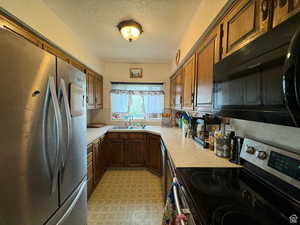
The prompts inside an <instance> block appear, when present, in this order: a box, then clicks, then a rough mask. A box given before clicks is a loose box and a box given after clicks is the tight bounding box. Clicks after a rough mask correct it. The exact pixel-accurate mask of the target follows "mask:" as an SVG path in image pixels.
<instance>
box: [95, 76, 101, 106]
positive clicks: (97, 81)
mask: <svg viewBox="0 0 300 225" xmlns="http://www.w3.org/2000/svg"><path fill="white" fill-rule="evenodd" d="M95 104H96V108H101V109H102V108H103V78H102V76H96V77H95Z"/></svg>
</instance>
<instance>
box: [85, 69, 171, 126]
mask: <svg viewBox="0 0 300 225" xmlns="http://www.w3.org/2000/svg"><path fill="white" fill-rule="evenodd" d="M134 67H138V68H143V78H136V79H132V78H129V68H134ZM169 75H170V65H169V64H128V63H105V66H104V82H103V88H104V90H103V94H104V107H103V110H91V112H90V113H89V121H90V122H103V123H107V124H112V123H113V124H119V122H115V121H111V104H110V93H109V92H110V90H111V82H112V81H113V82H163V83H164V87H165V106H166V107H168V106H169ZM122 123H123V122H122ZM147 123H148V124H157V122H154V123H153V122H152V123H151V122H147Z"/></svg>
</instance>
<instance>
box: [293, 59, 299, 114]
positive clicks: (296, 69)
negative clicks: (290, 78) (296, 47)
mask: <svg viewBox="0 0 300 225" xmlns="http://www.w3.org/2000/svg"><path fill="white" fill-rule="evenodd" d="M298 57H299V58H298V59H297V62H296V63H295V74H294V88H295V95H296V100H297V104H298V108H299V110H300V87H299V83H300V80H299V76H300V54H299V56H298Z"/></svg>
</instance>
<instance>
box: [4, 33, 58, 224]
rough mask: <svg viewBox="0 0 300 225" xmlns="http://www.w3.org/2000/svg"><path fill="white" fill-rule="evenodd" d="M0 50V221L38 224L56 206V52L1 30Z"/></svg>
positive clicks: (44, 220) (55, 208)
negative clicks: (54, 54) (50, 52)
mask: <svg viewBox="0 0 300 225" xmlns="http://www.w3.org/2000/svg"><path fill="white" fill-rule="evenodd" d="M0 49H1V55H0V68H1V72H0V73H1V82H0V90H1V95H0V104H1V110H0V124H1V129H0V149H1V156H0V180H1V185H0V202H1V204H0V224H1V225H2V224H3V225H4V224H5V225H20V224H22V225H41V224H43V223H44V222H46V220H47V219H48V218H49V217H50V216H51V215H52V214H53V213H54V212H55V211H56V210H57V208H58V191H57V179H56V178H57V176H56V174H55V172H54V171H55V160H56V159H57V155H58V152H57V150H58V149H57V146H58V144H59V143H58V142H57V140H58V139H57V137H58V134H59V133H58V129H59V127H58V126H59V123H57V121H58V120H57V114H55V111H54V109H55V107H54V106H55V100H56V103H57V95H56V87H55V76H56V67H55V57H54V56H53V55H51V54H48V53H46V52H44V51H43V50H41V49H39V48H37V47H36V46H34V45H33V44H31V43H30V42H28V41H26V40H24V39H23V38H21V37H19V36H17V35H16V34H14V33H12V32H10V31H7V30H5V29H0ZM56 108H57V109H58V104H57V107H56Z"/></svg>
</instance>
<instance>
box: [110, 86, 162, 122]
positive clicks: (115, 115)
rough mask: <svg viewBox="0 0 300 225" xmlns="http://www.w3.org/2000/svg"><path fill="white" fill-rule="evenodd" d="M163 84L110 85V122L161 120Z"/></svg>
mask: <svg viewBox="0 0 300 225" xmlns="http://www.w3.org/2000/svg"><path fill="white" fill-rule="evenodd" d="M163 89H164V87H163V83H112V89H111V92H110V95H111V106H112V107H111V118H112V120H129V119H133V120H161V118H162V113H163V111H164V97H165V96H164V90H163Z"/></svg>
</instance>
